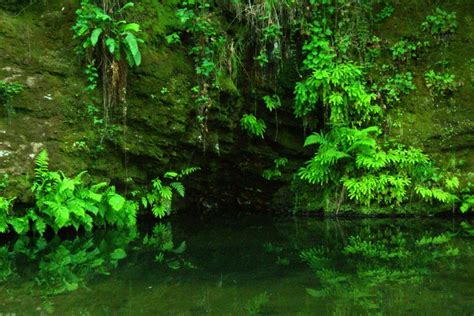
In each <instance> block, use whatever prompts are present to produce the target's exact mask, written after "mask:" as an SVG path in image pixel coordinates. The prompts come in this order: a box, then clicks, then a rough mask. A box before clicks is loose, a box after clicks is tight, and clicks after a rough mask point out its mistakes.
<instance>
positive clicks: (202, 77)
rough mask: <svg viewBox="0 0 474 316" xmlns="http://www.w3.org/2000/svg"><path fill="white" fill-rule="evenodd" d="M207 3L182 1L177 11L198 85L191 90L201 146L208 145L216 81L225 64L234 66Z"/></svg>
mask: <svg viewBox="0 0 474 316" xmlns="http://www.w3.org/2000/svg"><path fill="white" fill-rule="evenodd" d="M210 7H211V4H210V1H207V0H189V1H182V2H181V8H180V9H178V11H177V13H176V15H177V16H178V18H179V20H180V22H181V24H182V25H183V27H184V28H185V31H186V32H187V33H189V34H190V35H191V37H192V41H193V47H191V49H190V50H189V54H190V55H191V56H192V57H193V59H194V65H195V71H196V75H197V85H196V86H195V87H193V89H192V92H193V94H194V97H195V102H196V105H197V107H198V116H197V120H198V123H199V125H200V130H201V141H202V143H203V148H204V149H205V148H206V146H207V144H206V135H207V132H208V125H207V121H208V114H209V111H210V110H211V108H212V107H213V104H214V102H215V101H214V99H215V96H216V94H218V91H219V89H220V86H219V81H220V79H221V78H222V77H224V76H225V71H224V69H225V68H227V69H230V71H231V72H232V68H233V63H232V61H231V60H232V58H231V57H230V56H228V55H227V50H226V45H227V43H226V37H225V36H224V35H223V34H222V33H221V32H220V31H219V24H218V23H217V22H216V21H215V20H214V19H213V16H212V13H211V11H210ZM176 36H177V35H173V34H171V35H169V37H168V38H167V39H168V41H171V40H172V41H173V42H176V41H177V37H176ZM226 59H227V62H226ZM224 65H226V66H227V67H225V66H224Z"/></svg>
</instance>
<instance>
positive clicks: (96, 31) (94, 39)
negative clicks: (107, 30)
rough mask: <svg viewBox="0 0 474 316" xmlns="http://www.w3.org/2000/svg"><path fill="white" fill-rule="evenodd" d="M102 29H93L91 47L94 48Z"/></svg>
mask: <svg viewBox="0 0 474 316" xmlns="http://www.w3.org/2000/svg"><path fill="white" fill-rule="evenodd" d="M102 31H103V30H102V29H101V28H100V27H98V28H96V29H94V31H92V34H91V43H92V46H95V45H96V44H97V42H98V41H99V36H100V34H102Z"/></svg>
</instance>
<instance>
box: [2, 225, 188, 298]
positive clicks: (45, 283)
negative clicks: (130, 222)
mask: <svg viewBox="0 0 474 316" xmlns="http://www.w3.org/2000/svg"><path fill="white" fill-rule="evenodd" d="M138 246H139V247H138ZM137 249H140V250H139V253H138V251H137ZM185 250H186V243H185V242H182V243H181V244H179V246H178V247H175V246H174V242H173V234H172V230H171V227H170V226H169V225H165V224H158V225H156V226H155V227H154V229H153V232H152V234H151V235H148V234H147V235H145V236H143V237H141V236H140V234H139V233H138V231H137V230H136V227H129V228H127V229H122V230H114V229H112V230H98V231H95V232H86V233H85V234H81V235H78V236H75V237H74V238H73V239H66V240H64V239H62V238H61V237H60V236H58V235H56V236H54V237H53V238H52V239H46V238H44V237H38V238H35V237H29V236H25V235H22V236H19V238H18V239H17V240H16V241H15V242H12V243H8V244H5V245H3V246H1V247H0V255H1V256H0V284H2V283H4V282H9V281H15V282H18V278H16V277H18V276H20V277H23V278H25V279H28V280H34V283H35V285H36V287H38V288H40V289H41V290H42V292H45V291H46V293H48V294H54V295H55V294H61V293H65V292H70V291H74V290H76V289H78V288H84V287H86V286H87V283H88V282H89V281H90V280H91V279H92V278H94V277H96V276H98V275H109V274H110V273H111V271H113V270H114V269H115V268H117V266H118V264H119V263H120V262H121V261H123V260H124V259H125V258H127V257H130V255H133V254H139V257H140V258H143V256H145V255H148V254H156V261H157V262H159V263H166V264H167V265H168V267H170V268H172V269H178V268H181V267H192V264H191V263H190V262H188V261H186V260H185V259H184V258H183V256H182V254H183V252H184V251H185ZM131 257H134V256H131ZM2 285H3V284H2Z"/></svg>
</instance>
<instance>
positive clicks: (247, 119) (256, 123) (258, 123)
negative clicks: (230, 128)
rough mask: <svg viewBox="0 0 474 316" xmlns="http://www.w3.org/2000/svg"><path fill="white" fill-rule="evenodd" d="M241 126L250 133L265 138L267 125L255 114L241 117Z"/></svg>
mask: <svg viewBox="0 0 474 316" xmlns="http://www.w3.org/2000/svg"><path fill="white" fill-rule="evenodd" d="M240 126H241V127H242V129H243V130H245V131H247V133H248V134H249V135H252V136H257V137H260V138H263V135H264V134H265V130H266V129H267V126H266V124H265V122H264V121H263V120H261V119H257V118H256V117H255V116H254V115H253V114H244V115H243V116H242V118H241V119H240Z"/></svg>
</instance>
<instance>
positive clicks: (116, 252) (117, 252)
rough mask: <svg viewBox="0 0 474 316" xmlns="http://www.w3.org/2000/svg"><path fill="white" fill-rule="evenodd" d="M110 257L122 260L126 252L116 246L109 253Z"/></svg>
mask: <svg viewBox="0 0 474 316" xmlns="http://www.w3.org/2000/svg"><path fill="white" fill-rule="evenodd" d="M110 257H111V258H112V259H113V260H122V259H124V258H125V257H127V253H126V252H125V250H123V249H122V248H117V249H115V250H114V252H112V253H111V254H110Z"/></svg>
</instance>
